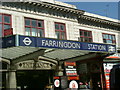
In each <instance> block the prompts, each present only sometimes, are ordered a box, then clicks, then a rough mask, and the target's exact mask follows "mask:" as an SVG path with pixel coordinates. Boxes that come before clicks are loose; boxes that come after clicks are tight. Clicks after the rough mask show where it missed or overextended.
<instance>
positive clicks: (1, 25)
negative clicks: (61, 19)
mask: <svg viewBox="0 0 120 90" xmlns="http://www.w3.org/2000/svg"><path fill="white" fill-rule="evenodd" d="M11 27H12V22H11V15H8V14H1V13H0V37H2V36H4V30H5V29H10V28H11Z"/></svg>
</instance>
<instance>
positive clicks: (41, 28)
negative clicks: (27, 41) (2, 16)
mask: <svg viewBox="0 0 120 90" xmlns="http://www.w3.org/2000/svg"><path fill="white" fill-rule="evenodd" d="M27 19H28V20H30V25H26V23H24V27H25V35H26V28H30V36H33V35H32V28H34V29H36V33H37V35H36V36H37V37H45V27H44V20H41V19H34V18H28V17H25V18H24V22H25V20H27ZM32 20H35V21H36V24H37V25H36V26H32ZM39 21H40V22H42V27H39V26H38V22H39ZM39 30H42V31H43V35H42V36H39V35H38V31H39Z"/></svg>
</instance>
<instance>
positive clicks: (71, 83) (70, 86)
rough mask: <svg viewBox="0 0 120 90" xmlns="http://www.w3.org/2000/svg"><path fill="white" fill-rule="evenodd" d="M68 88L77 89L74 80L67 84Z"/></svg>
mask: <svg viewBox="0 0 120 90" xmlns="http://www.w3.org/2000/svg"><path fill="white" fill-rule="evenodd" d="M69 88H78V83H77V82H76V81H75V80H72V81H71V82H70V84H69Z"/></svg>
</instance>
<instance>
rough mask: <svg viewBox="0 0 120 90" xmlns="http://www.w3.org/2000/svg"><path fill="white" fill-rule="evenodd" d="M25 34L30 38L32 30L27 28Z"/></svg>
mask: <svg viewBox="0 0 120 90" xmlns="http://www.w3.org/2000/svg"><path fill="white" fill-rule="evenodd" d="M25 34H26V35H29V36H30V28H25Z"/></svg>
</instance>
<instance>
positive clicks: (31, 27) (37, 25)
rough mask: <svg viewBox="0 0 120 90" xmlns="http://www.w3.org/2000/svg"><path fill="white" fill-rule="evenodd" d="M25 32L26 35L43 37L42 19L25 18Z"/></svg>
mask: <svg viewBox="0 0 120 90" xmlns="http://www.w3.org/2000/svg"><path fill="white" fill-rule="evenodd" d="M25 34H26V35H28V36H37V37H44V22H43V20H37V19H31V18H25Z"/></svg>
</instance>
